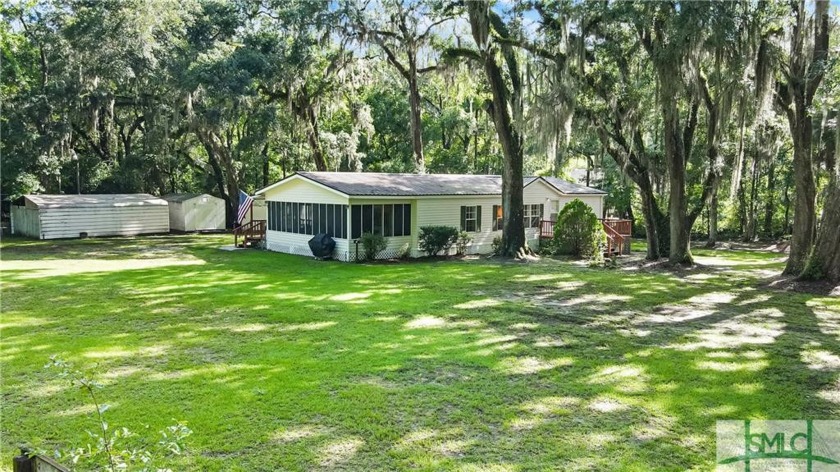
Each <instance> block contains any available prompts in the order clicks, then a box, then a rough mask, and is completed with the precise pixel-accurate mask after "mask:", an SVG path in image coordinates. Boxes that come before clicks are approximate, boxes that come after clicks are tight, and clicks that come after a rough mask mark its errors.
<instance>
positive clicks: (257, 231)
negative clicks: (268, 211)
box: [233, 220, 265, 247]
mask: <svg viewBox="0 0 840 472" xmlns="http://www.w3.org/2000/svg"><path fill="white" fill-rule="evenodd" d="M239 238H242V245H243V246H244V245H246V244H248V242H251V241H257V240H259V241H262V240H263V239H265V220H251V221H249V222H247V223H245V224H244V225H241V226H237V227H236V228H234V229H233V245H234V246H236V247H239Z"/></svg>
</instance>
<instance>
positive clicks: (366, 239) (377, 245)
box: [361, 233, 388, 261]
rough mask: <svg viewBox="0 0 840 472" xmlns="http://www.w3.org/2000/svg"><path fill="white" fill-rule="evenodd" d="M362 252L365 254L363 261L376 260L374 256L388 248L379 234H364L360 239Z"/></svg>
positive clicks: (386, 242)
mask: <svg viewBox="0 0 840 472" xmlns="http://www.w3.org/2000/svg"><path fill="white" fill-rule="evenodd" d="M361 241H362V250H363V251H364V253H365V260H369V261H370V260H373V259H376V255H377V254H379V253H380V252H382V251H384V250H385V248H386V247H388V241H386V240H385V238H384V237H383V236H382V235H381V234H373V233H364V234H363V235H362V237H361Z"/></svg>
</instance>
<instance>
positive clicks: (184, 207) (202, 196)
mask: <svg viewBox="0 0 840 472" xmlns="http://www.w3.org/2000/svg"><path fill="white" fill-rule="evenodd" d="M163 199H164V200H166V201H167V202H169V228H170V229H172V230H173V231H182V232H187V233H188V232H193V231H219V230H223V229H225V201H224V200H222V199H221V198H219V197H214V196H213V195H209V194H206V193H173V194H170V195H166V196H164V197H163Z"/></svg>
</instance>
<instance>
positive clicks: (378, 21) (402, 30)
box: [346, 0, 451, 174]
mask: <svg viewBox="0 0 840 472" xmlns="http://www.w3.org/2000/svg"><path fill="white" fill-rule="evenodd" d="M346 15H347V17H348V22H349V28H350V29H351V30H354V31H355V32H358V36H359V38H360V39H361V40H362V41H363V42H364V41H369V42H371V43H373V44H375V45H376V46H377V47H378V48H379V49H381V50H382V52H384V53H385V58H386V60H387V62H388V64H390V65H391V66H393V67H394V68H395V69H396V70H397V72H398V73H399V75H400V76H401V77H402V78H403V79H404V80H405V82H406V84H407V85H408V103H409V107H410V110H411V112H410V114H409V118H410V121H409V126H410V131H411V147H412V152H413V156H414V167H415V171H416V172H417V173H421V174H422V173H424V172H425V170H426V159H425V157H424V155H423V120H422V110H423V105H422V103H421V97H420V83H419V80H420V75H421V74H425V73H428V72H432V71H434V70H436V69H437V67H436V66H435V65H434V64H431V65H428V64H424V62H427V61H426V60H424V57H423V55H424V54H425V55H428V54H429V53H430V48H429V47H428V46H429V43H430V41H431V39H432V35H433V33H434V30H435V28H436V27H438V26H439V25H441V24H442V23H444V22H446V21H449V20H451V17H450V16H448V13H447V11H446V10H444V9H442V8H434V7H433V5H432V4H431V2H429V1H424V0H412V1H400V0H387V1H383V2H380V3H378V4H376V5H371V3H370V2H369V1H368V2H365V3H364V4H361V5H352V4H350V5H348V8H347V12H346Z"/></svg>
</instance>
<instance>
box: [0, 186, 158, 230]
mask: <svg viewBox="0 0 840 472" xmlns="http://www.w3.org/2000/svg"><path fill="white" fill-rule="evenodd" d="M168 232H169V209H168V205H167V203H166V200H162V199H160V198H157V197H155V196H152V195H149V194H146V193H131V194H113V195H25V196H23V197H22V202H21V203H20V204H17V205H12V234H20V235H24V236H29V237H32V238H38V239H60V238H79V237H88V236H91V237H93V236H132V235H137V234H155V233H168Z"/></svg>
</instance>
